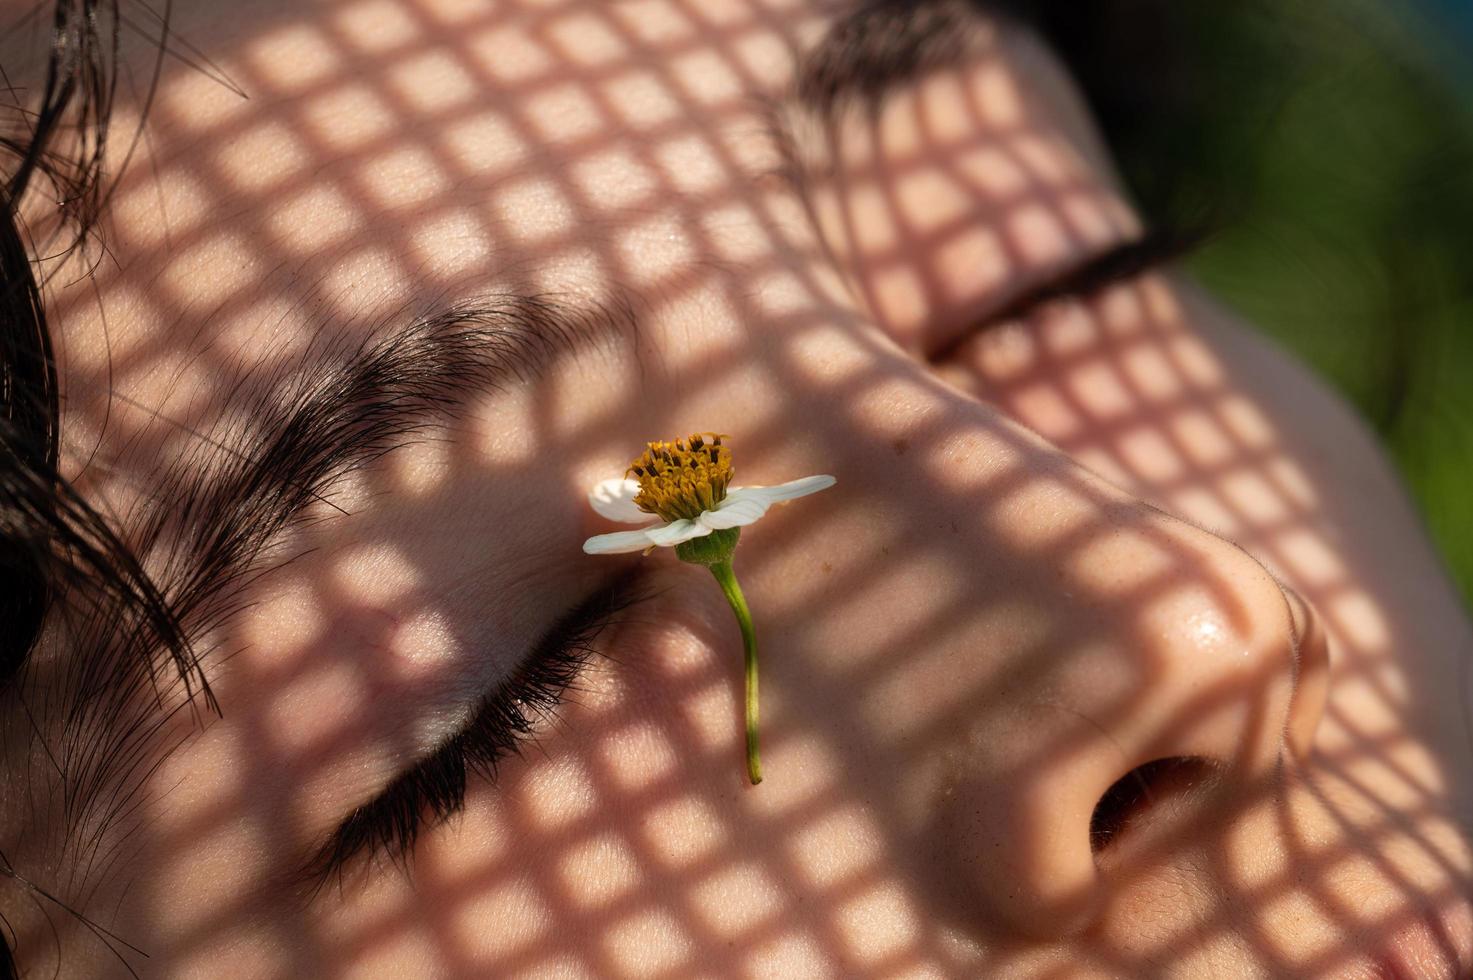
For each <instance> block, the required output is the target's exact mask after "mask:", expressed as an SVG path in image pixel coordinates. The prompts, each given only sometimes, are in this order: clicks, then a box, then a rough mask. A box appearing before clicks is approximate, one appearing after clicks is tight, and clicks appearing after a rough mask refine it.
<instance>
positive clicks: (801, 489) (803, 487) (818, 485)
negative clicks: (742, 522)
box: [726, 476, 838, 504]
mask: <svg viewBox="0 0 1473 980" xmlns="http://www.w3.org/2000/svg"><path fill="white" fill-rule="evenodd" d="M837 482H838V481H837V480H835V479H834V478H833V477H831V476H805V477H803V478H802V479H800V480H789V481H788V482H787V483H779V484H778V485H777V486H775V487H734V488H733V489H732V490H731V492H730V493H728V494H727V495H726V496H727V499H728V500H730V499H731V498H732V497H759V498H761V499H764V500H766V501H767V502H768V503H769V504H775V503H779V502H781V501H784V500H797V499H798V498H799V497H806V496H808V495H809V494H810V493H818V491H820V490H827V489H828V488H829V487H831V486H833V485H834V484H835V483H837Z"/></svg>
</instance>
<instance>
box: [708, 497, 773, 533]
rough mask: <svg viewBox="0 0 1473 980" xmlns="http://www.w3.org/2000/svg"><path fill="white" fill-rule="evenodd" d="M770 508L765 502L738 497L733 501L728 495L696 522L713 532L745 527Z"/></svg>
mask: <svg viewBox="0 0 1473 980" xmlns="http://www.w3.org/2000/svg"><path fill="white" fill-rule="evenodd" d="M771 506H772V505H771V504H769V503H767V502H766V501H762V500H756V499H754V498H752V497H738V498H736V499H735V500H733V499H732V497H731V496H730V495H729V494H728V495H727V498H726V499H725V500H723V501H722V502H721V503H719V504H717V505H716V507H717V509H716V510H708V511H706V512H705V513H704V514H702V515H701V516H700V517H697V518H696V520H698V521H700V522H701V523H702V524H704V525H705V526H706V527H709V528H711V529H712V530H714V531H720V530H722V529H723V528H728V527H746V526H747V525H748V524H751V523H752V522H753V521H755V520H757V518H759V517H761V516H762V515H763V514H765V513H767V508H768V507H771Z"/></svg>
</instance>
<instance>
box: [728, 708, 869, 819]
mask: <svg viewBox="0 0 1473 980" xmlns="http://www.w3.org/2000/svg"><path fill="white" fill-rule="evenodd" d="M765 706H766V705H765V703H764V707H765ZM726 717H727V718H731V717H734V711H733V712H732V713H729V714H728V715H727V716H726ZM738 734H739V733H738ZM736 742H737V739H736V738H733V739H732V743H733V750H734V751H732V752H731V753H730V754H729V757H730V758H732V759H735V758H737V754H736V753H737V751H739V750H736V749H735V743H736ZM762 764H763V766H764V767H765V768H766V769H767V770H768V771H770V772H782V773H792V776H791V778H787V779H781V780H777V779H769V780H767V781H766V782H764V783H763V784H762V789H763V790H764V791H765V792H762V793H750V794H746V795H744V797H743V800H742V802H743V804H744V805H745V806H747V807H749V808H750V809H751V811H752V813H753V814H755V815H757V816H759V817H765V818H768V819H772V818H776V817H781V816H784V815H786V814H791V813H793V812H794V811H796V810H798V809H799V808H800V807H803V806H804V805H807V804H809V803H811V802H812V801H813V800H814V799H815V798H817V797H821V796H825V795H828V794H831V793H832V792H833V791H834V787H835V786H837V785H839V784H840V783H841V782H842V780H843V779H844V767H843V765H842V764H841V763H840V761H839V759H838V758H837V757H836V756H835V754H834V749H833V747H832V745H831V744H830V742H829V739H828V738H827V737H822V738H821V737H818V736H814V735H811V734H808V733H806V732H803V733H794V732H793V729H792V728H788V729H786V730H783V729H780V728H779V727H778V726H775V725H770V726H767V727H765V728H764V730H763V743H762ZM768 790H770V791H768Z"/></svg>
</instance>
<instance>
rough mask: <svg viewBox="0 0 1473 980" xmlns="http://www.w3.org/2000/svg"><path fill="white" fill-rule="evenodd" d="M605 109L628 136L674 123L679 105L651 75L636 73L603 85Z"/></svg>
mask: <svg viewBox="0 0 1473 980" xmlns="http://www.w3.org/2000/svg"><path fill="white" fill-rule="evenodd" d="M603 90H604V93H605V99H606V101H607V102H608V104H609V107H610V108H611V109H612V110H613V111H614V112H615V113H616V114H617V115H618V117H619V120H620V122H622V123H623V124H624V127H625V128H626V129H628V130H630V131H631V133H632V134H638V133H639V132H642V131H644V130H649V129H655V128H657V127H660V126H663V125H665V124H667V123H670V122H671V121H672V120H674V119H677V118H678V117H679V116H680V113H681V107H680V103H679V102H677V101H676V99H675V96H674V95H672V94H671V92H670V88H669V86H667V85H665V84H664V82H662V81H661V80H660V78H659V76H657V75H655V74H654V73H653V72H649V71H645V70H643V69H636V70H632V71H629V72H626V73H624V74H623V75H619V76H617V77H615V78H612V79H610V80H609V81H608V82H605V83H604V86H603Z"/></svg>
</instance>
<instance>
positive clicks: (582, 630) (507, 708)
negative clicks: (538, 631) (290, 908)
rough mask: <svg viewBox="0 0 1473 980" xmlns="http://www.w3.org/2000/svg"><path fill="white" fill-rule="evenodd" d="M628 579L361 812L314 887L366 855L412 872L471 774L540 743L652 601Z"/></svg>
mask: <svg viewBox="0 0 1473 980" xmlns="http://www.w3.org/2000/svg"><path fill="white" fill-rule="evenodd" d="M650 597H651V596H650V594H649V593H645V592H640V591H637V590H636V589H635V588H634V583H633V582H631V581H629V580H621V581H619V582H616V583H615V584H614V585H612V586H609V587H606V588H603V589H600V590H599V591H598V592H596V593H595V594H594V595H593V596H591V597H589V598H588V599H587V600H585V601H584V602H583V603H581V604H580V605H579V606H577V607H576V608H575V609H573V610H572V611H571V612H569V613H568V614H567V615H566V616H564V617H563V618H562V619H560V620H558V621H557V622H556V623H554V624H553V626H552V628H551V629H550V630H548V632H547V634H546V635H545V636H543V638H542V639H541V640H540V641H539V642H538V644H537V647H536V648H535V649H534V650H533V651H532V653H531V654H530V655H529V656H528V657H527V659H526V661H525V662H523V663H522V664H521V665H519V666H518V667H517V669H516V670H515V671H514V672H513V673H512V674H511V675H510V676H509V677H507V678H506V679H505V680H504V681H502V682H501V684H500V685H499V686H498V687H497V688H496V690H494V691H492V692H491V693H490V694H488V695H487V696H486V698H485V699H484V700H483V701H482V702H481V704H480V705H479V706H478V707H477V709H476V712H475V714H474V716H473V717H472V719H471V721H470V723H469V724H468V725H467V726H466V728H465V729H464V730H463V731H461V732H460V733H458V734H457V735H455V736H454V737H453V738H451V739H450V740H449V741H447V742H445V743H444V744H443V745H441V746H440V747H439V748H437V749H436V750H435V751H434V753H432V754H431V755H430V756H429V757H428V758H426V759H424V760H422V761H421V762H419V763H418V764H417V765H416V766H415V767H414V768H413V769H411V770H409V771H408V772H405V773H402V774H400V775H399V776H398V777H397V778H396V779H395V780H394V781H393V782H392V783H390V784H389V785H388V787H387V788H385V789H384V790H383V792H381V793H380V794H379V795H378V796H377V797H375V798H374V799H373V800H371V801H370V802H368V803H366V804H364V805H363V806H360V807H358V808H357V809H356V810H354V811H353V812H352V813H351V814H350V815H349V816H348V817H347V818H346V819H345V820H343V822H342V823H341V824H339V825H338V828H337V830H335V831H334V832H333V835H332V837H331V838H330V839H329V840H328V841H327V842H326V844H324V845H323V846H322V848H321V849H320V850H319V851H318V852H317V855H316V856H315V857H314V858H313V859H312V861H311V862H310V863H309V866H308V877H309V878H310V879H311V880H312V881H313V882H314V891H315V890H316V888H320V887H321V886H322V885H324V884H326V883H327V881H328V880H329V879H331V878H333V877H338V878H339V879H341V875H342V873H343V871H344V870H345V869H346V868H347V867H348V865H349V864H350V863H351V862H353V861H354V860H355V859H356V858H358V857H360V856H364V855H371V856H385V857H387V858H389V859H390V860H391V861H392V862H393V863H394V864H396V865H398V866H399V867H400V868H401V869H404V870H406V871H407V868H408V863H409V857H410V855H411V854H412V852H413V850H414V845H415V842H416V841H417V840H418V839H419V835H420V834H421V833H422V832H423V831H425V830H427V829H430V828H431V827H435V826H439V825H440V824H441V823H443V822H444V821H445V820H447V819H448V818H449V817H451V816H452V815H454V814H455V813H457V812H459V811H460V809H461V808H462V807H463V806H464V805H465V793H466V785H467V781H468V778H469V777H470V776H471V775H476V776H480V777H482V778H485V779H486V780H488V781H490V782H492V783H495V781H496V773H497V768H498V766H499V765H500V763H501V762H502V761H503V760H504V759H505V758H506V757H507V756H509V755H517V756H520V755H521V753H522V750H523V749H524V748H525V747H526V746H528V745H532V744H535V743H536V740H537V738H538V735H537V730H538V728H539V727H540V726H539V722H543V721H545V720H547V719H549V718H551V717H552V716H553V715H554V713H555V712H556V710H557V708H558V706H559V705H561V704H562V703H563V701H564V700H565V696H566V695H567V693H568V692H569V691H576V690H577V687H576V686H575V685H576V682H577V680H578V677H579V675H580V674H581V673H582V672H583V669H584V668H585V667H586V666H587V664H588V662H589V660H590V659H592V658H593V656H594V655H595V653H596V652H597V651H595V649H594V646H593V643H594V641H595V640H596V639H597V638H598V636H599V634H601V633H602V632H603V631H604V630H605V629H607V628H609V627H610V626H614V625H617V624H618V623H620V622H622V621H623V620H624V617H625V614H626V613H627V612H628V611H629V610H630V609H631V608H632V607H634V606H636V605H638V604H640V603H642V602H645V601H646V600H648V599H649V598H650Z"/></svg>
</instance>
